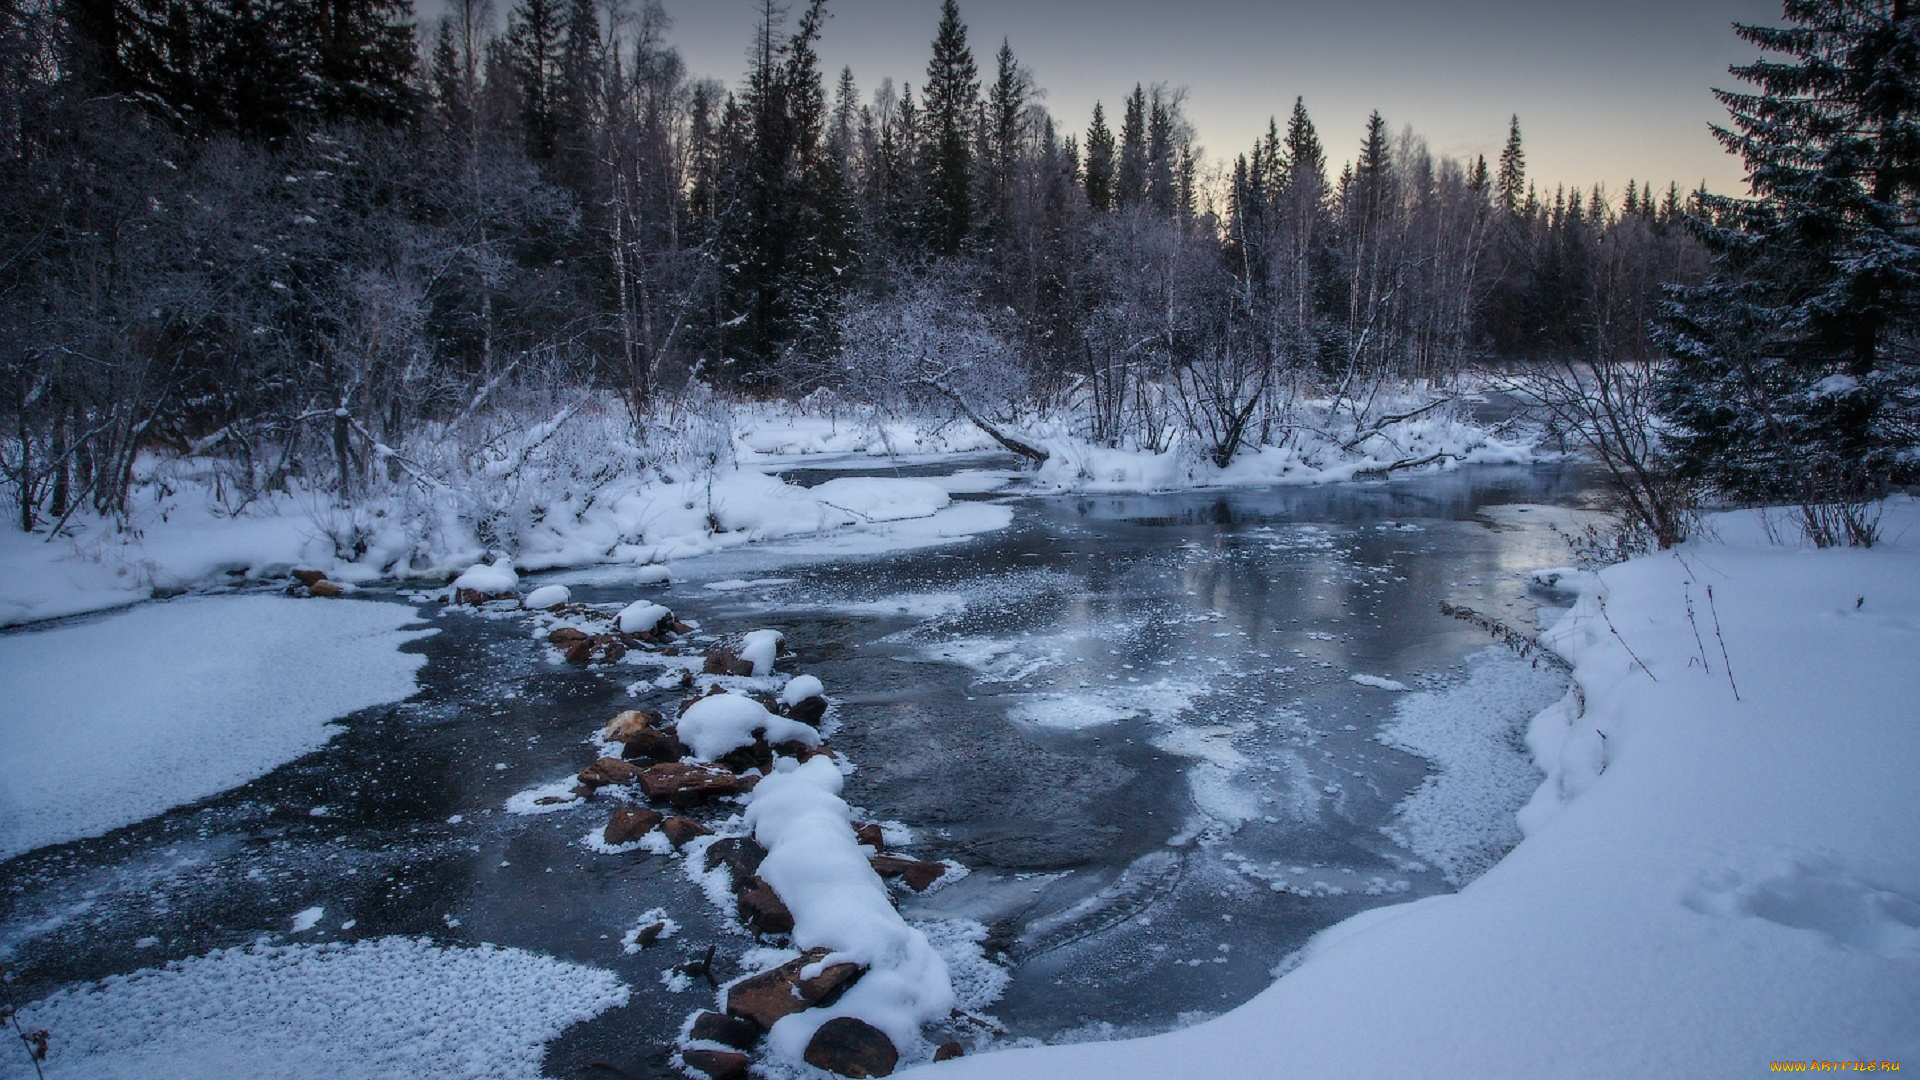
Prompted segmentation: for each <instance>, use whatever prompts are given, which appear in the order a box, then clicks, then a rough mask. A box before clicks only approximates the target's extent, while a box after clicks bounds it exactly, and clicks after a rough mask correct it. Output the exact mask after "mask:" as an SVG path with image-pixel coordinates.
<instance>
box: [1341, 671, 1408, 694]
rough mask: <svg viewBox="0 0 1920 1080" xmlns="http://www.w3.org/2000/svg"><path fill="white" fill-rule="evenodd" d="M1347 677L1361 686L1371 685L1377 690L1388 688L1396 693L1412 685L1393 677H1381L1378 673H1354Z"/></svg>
mask: <svg viewBox="0 0 1920 1080" xmlns="http://www.w3.org/2000/svg"><path fill="white" fill-rule="evenodd" d="M1347 678H1349V679H1352V680H1353V681H1354V682H1357V683H1359V684H1360V685H1361V686H1371V687H1374V688H1375V689H1378V690H1389V691H1392V692H1393V693H1396V694H1404V693H1406V692H1407V691H1408V690H1411V689H1413V688H1412V687H1410V686H1408V685H1407V684H1406V683H1403V682H1400V681H1398V680H1395V679H1386V678H1382V677H1380V676H1378V675H1359V674H1355V675H1349V676H1347Z"/></svg>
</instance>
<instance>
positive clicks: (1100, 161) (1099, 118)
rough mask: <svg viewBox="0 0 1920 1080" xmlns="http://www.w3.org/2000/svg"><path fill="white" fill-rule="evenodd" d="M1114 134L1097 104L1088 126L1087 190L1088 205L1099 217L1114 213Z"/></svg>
mask: <svg viewBox="0 0 1920 1080" xmlns="http://www.w3.org/2000/svg"><path fill="white" fill-rule="evenodd" d="M1113 170H1114V160H1113V130H1112V129H1111V128H1109V127H1107V114H1106V110H1105V109H1103V108H1102V107H1101V105H1100V103H1099V102H1098V101H1096V102H1094V103H1093V122H1092V123H1091V124H1088V125H1087V164H1086V188H1087V205H1088V206H1090V207H1092V208H1093V210H1094V212H1095V213H1102V214H1103V213H1106V212H1107V211H1108V210H1111V209H1113V184H1114V175H1113Z"/></svg>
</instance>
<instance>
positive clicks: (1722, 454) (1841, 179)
mask: <svg viewBox="0 0 1920 1080" xmlns="http://www.w3.org/2000/svg"><path fill="white" fill-rule="evenodd" d="M1786 16H1787V18H1788V19H1789V20H1790V21H1791V22H1792V23H1793V24H1794V25H1791V26H1786V27H1761V26H1747V25H1739V26H1737V27H1736V30H1737V32H1738V33H1739V35H1740V36H1741V37H1742V38H1743V39H1745V40H1746V41H1748V42H1750V43H1752V44H1754V45H1757V46H1759V47H1760V48H1762V49H1764V50H1766V51H1767V52H1769V53H1773V54H1779V55H1777V56H1770V57H1767V58H1765V59H1762V60H1760V61H1758V62H1756V63H1753V64H1746V65H1740V66H1736V67H1734V68H1732V69H1731V70H1732V72H1733V74H1734V75H1735V76H1737V77H1738V78H1740V79H1742V80H1743V81H1745V82H1747V83H1749V84H1751V85H1752V89H1751V90H1746V91H1716V92H1715V93H1716V95H1717V96H1718V97H1719V98H1720V100H1721V102H1722V103H1724V104H1725V105H1726V106H1727V109H1728V112H1729V114H1730V115H1731V117H1732V124H1731V126H1729V127H1725V128H1717V129H1716V134H1717V135H1718V136H1719V137H1720V140H1721V142H1723V143H1724V144H1725V145H1726V146H1727V148H1728V149H1729V150H1731V151H1733V152H1735V153H1738V154H1739V155H1740V156H1741V158H1742V159H1743V160H1744V161H1745V162H1746V167H1747V173H1748V178H1749V182H1750V184H1751V186H1752V191H1753V198H1752V199H1750V200H1735V199H1730V198H1721V197H1707V198H1705V199H1703V200H1701V202H1702V204H1703V209H1704V211H1705V213H1703V214H1697V215H1696V216H1695V218H1694V219H1693V225H1694V228H1695V230H1696V232H1697V233H1698V234H1699V236H1700V237H1701V239H1702V240H1704V241H1705V242H1706V244H1707V246H1708V247H1709V249H1710V250H1712V251H1713V252H1714V255H1715V270H1714V274H1713V277H1712V279H1711V280H1710V281H1709V282H1708V283H1706V284H1705V285H1703V286H1701V287H1699V288H1696V289H1691V290H1682V291H1680V292H1679V293H1678V295H1677V296H1676V298H1675V299H1676V303H1675V304H1674V305H1673V318H1672V319H1671V321H1670V323H1669V324H1668V326H1667V328H1666V342H1667V345H1668V348H1669V349H1670V351H1671V355H1672V362H1671V363H1670V365H1669V366H1668V368H1667V369H1666V371H1665V374H1664V377H1663V379H1662V383H1661V403H1662V406H1663V408H1664V409H1665V411H1666V414H1667V416H1668V417H1669V418H1670V419H1671V420H1672V421H1673V422H1674V423H1675V424H1676V425H1677V427H1678V429H1679V430H1678V431H1677V433H1676V435H1675V437H1674V439H1673V447H1674V451H1675V453H1676V455H1677V457H1678V460H1679V462H1680V465H1681V467H1682V468H1683V469H1684V470H1687V471H1689V472H1691V473H1692V474H1695V475H1698V476H1701V477H1704V478H1706V479H1708V480H1709V481H1711V482H1713V483H1714V484H1715V485H1717V486H1718V487H1719V488H1721V489H1722V490H1724V491H1726V492H1728V493H1730V494H1732V495H1734V496H1736V497H1739V498H1745V499H1755V500H1772V499H1790V500H1795V501H1797V502H1799V503H1800V504H1801V505H1802V506H1803V507H1806V508H1808V516H1807V524H1808V526H1809V530H1808V531H1809V534H1810V536H1811V537H1812V538H1813V539H1814V540H1815V541H1816V542H1819V543H1830V542H1840V541H1845V542H1852V543H1864V542H1871V540H1872V533H1871V529H1870V528H1868V527H1867V524H1866V523H1865V522H1864V521H1862V520H1861V519H1860V518H1858V517H1857V516H1853V515H1850V514H1846V513H1842V514H1840V515H1839V516H1838V517H1834V516H1832V515H1831V513H1829V512H1828V511H1823V510H1822V509H1821V508H1822V507H1827V508H1829V509H1830V508H1832V507H1834V506H1846V505H1858V504H1859V503H1861V502H1862V501H1863V500H1866V499H1870V498H1872V497H1874V496H1876V495H1877V494H1879V493H1880V492H1882V491H1884V490H1885V489H1886V487H1887V485H1888V484H1890V483H1899V482H1904V481H1906V480H1908V479H1911V478H1912V477H1914V476H1915V474H1916V471H1917V469H1916V462H1917V461H1920V458H1916V456H1915V448H1916V444H1917V443H1920V379H1917V378H1916V375H1915V369H1914V357H1915V350H1916V347H1917V346H1920V248H1916V246H1915V244H1914V238H1915V230H1916V227H1920V12H1916V11H1915V10H1913V7H1912V5H1911V3H1910V0H1787V3H1786Z"/></svg>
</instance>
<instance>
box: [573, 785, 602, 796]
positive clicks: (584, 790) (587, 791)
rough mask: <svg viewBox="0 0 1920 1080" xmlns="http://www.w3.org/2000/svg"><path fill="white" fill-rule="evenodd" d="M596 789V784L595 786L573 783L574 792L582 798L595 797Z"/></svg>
mask: <svg viewBox="0 0 1920 1080" xmlns="http://www.w3.org/2000/svg"><path fill="white" fill-rule="evenodd" d="M595 790H596V789H595V788H594V786H593V785H592V784H575V785H573V793H574V795H576V796H578V797H579V798H582V799H591V798H593V793H594V791H595Z"/></svg>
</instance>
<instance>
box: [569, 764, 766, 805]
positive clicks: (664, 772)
mask: <svg viewBox="0 0 1920 1080" xmlns="http://www.w3.org/2000/svg"><path fill="white" fill-rule="evenodd" d="M600 760H601V761H607V760H610V759H608V758H601V759H600ZM618 764H620V765H622V766H625V767H626V768H628V769H632V768H633V766H632V765H628V764H627V763H626V762H624V761H622V762H618ZM637 771H638V772H639V778H640V790H642V791H644V792H646V793H647V798H649V799H667V800H671V801H672V802H673V804H674V805H675V806H692V805H694V804H695V803H699V802H703V801H705V800H707V799H710V798H713V797H714V796H716V795H737V794H739V793H741V792H743V791H747V790H750V789H751V785H748V784H745V783H743V782H742V779H741V778H740V777H738V776H735V775H734V774H732V773H730V772H728V771H726V770H725V769H717V768H714V767H713V766H711V765H694V764H688V763H686V762H678V761H669V762H663V763H661V764H659V765H654V766H651V767H649V768H647V769H645V770H637ZM584 775H585V774H582V776H583V777H584Z"/></svg>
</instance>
